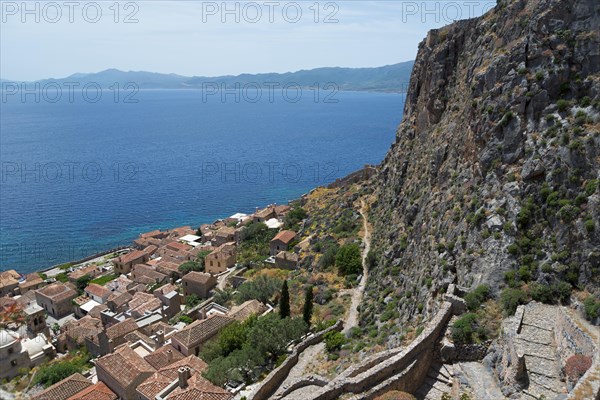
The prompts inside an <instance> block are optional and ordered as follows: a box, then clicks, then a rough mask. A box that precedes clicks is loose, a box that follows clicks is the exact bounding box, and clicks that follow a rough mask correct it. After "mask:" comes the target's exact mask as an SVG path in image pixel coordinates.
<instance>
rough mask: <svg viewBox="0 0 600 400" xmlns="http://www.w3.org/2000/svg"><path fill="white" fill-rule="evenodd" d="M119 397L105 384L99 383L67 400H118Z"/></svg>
mask: <svg viewBox="0 0 600 400" xmlns="http://www.w3.org/2000/svg"><path fill="white" fill-rule="evenodd" d="M117 397H118V396H117V395H116V394H115V393H114V392H113V391H112V390H110V388H109V387H108V386H106V385H105V384H104V382H98V383H96V384H95V385H93V386H90V387H89V388H87V389H84V390H83V391H81V392H79V393H77V394H76V395H74V396H71V397H69V398H68V399H67V400H117Z"/></svg>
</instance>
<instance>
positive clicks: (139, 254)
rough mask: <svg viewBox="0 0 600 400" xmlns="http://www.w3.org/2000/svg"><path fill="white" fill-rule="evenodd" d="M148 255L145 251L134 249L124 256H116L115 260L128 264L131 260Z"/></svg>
mask: <svg viewBox="0 0 600 400" xmlns="http://www.w3.org/2000/svg"><path fill="white" fill-rule="evenodd" d="M146 256H147V254H146V253H144V252H143V251H141V250H135V251H132V252H131V253H127V254H125V255H122V256H120V257H118V258H116V259H115V261H116V262H120V263H123V264H127V263H129V262H132V261H135V260H137V259H139V258H143V257H146Z"/></svg>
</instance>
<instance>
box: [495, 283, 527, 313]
mask: <svg viewBox="0 0 600 400" xmlns="http://www.w3.org/2000/svg"><path fill="white" fill-rule="evenodd" d="M525 301H527V296H525V293H524V292H523V291H522V290H521V289H517V288H507V289H504V290H503V291H502V294H501V295H500V302H501V303H502V308H503V309H504V311H505V312H506V314H508V315H513V314H514V313H515V311H517V306H518V305H519V304H524V303H525Z"/></svg>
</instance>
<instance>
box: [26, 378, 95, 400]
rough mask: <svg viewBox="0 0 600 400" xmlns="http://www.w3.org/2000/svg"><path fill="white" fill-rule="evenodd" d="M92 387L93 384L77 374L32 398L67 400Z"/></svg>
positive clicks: (39, 399) (38, 399)
mask: <svg viewBox="0 0 600 400" xmlns="http://www.w3.org/2000/svg"><path fill="white" fill-rule="evenodd" d="M90 386H92V382H90V381H88V380H87V379H85V377H84V376H83V375H81V374H79V373H76V374H74V375H71V376H69V377H68V378H65V379H63V380H62V381H60V382H57V383H55V384H54V385H52V386H50V387H49V388H48V389H46V390H44V391H42V392H40V393H38V394H36V395H34V396H32V397H31V400H65V399H68V398H69V397H71V396H73V395H74V394H77V393H79V392H81V391H82V390H85V389H86V388H88V387H90Z"/></svg>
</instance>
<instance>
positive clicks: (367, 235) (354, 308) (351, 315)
mask: <svg viewBox="0 0 600 400" xmlns="http://www.w3.org/2000/svg"><path fill="white" fill-rule="evenodd" d="M360 215H362V218H363V233H364V235H363V244H364V249H363V252H362V265H363V273H362V278H361V280H360V283H359V284H358V287H357V288H356V289H355V290H354V291H353V293H352V300H351V301H350V310H349V311H348V315H347V317H346V321H345V322H344V330H343V333H347V332H349V331H350V329H351V328H353V327H355V326H358V314H359V313H358V306H359V305H360V303H361V301H362V298H363V294H364V292H365V286H366V285H367V278H368V274H369V270H368V268H367V255H368V254H369V250H371V229H370V227H369V221H368V219H367V215H366V213H365V203H364V201H363V200H361V208H360Z"/></svg>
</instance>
